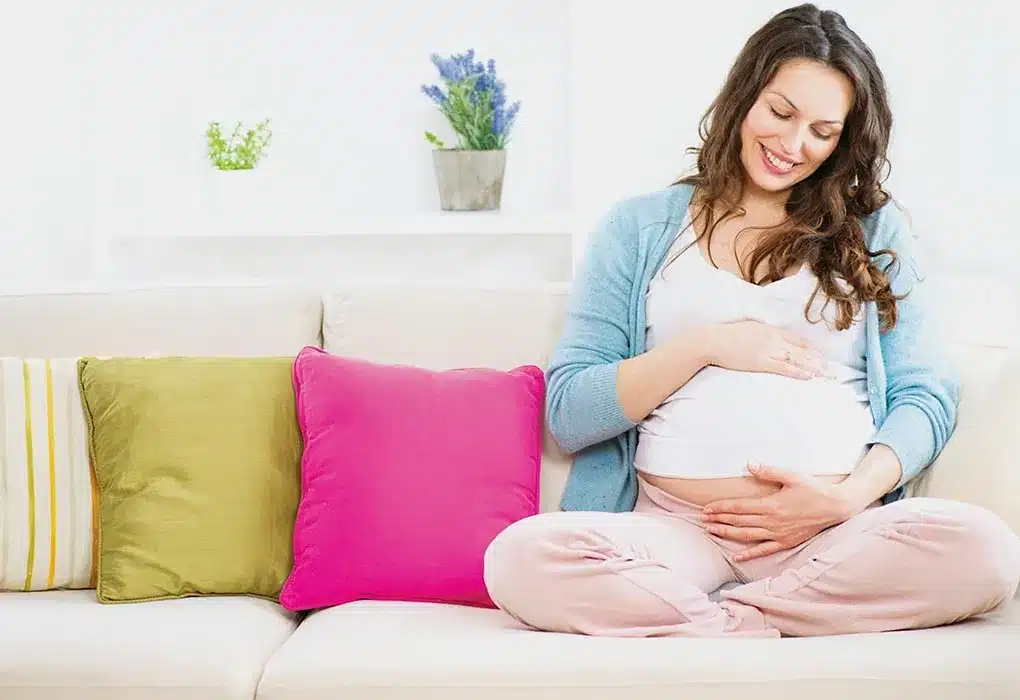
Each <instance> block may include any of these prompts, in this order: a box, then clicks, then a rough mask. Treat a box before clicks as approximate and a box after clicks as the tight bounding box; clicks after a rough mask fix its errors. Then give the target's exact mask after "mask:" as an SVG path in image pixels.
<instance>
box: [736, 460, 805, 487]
mask: <svg viewBox="0 0 1020 700" xmlns="http://www.w3.org/2000/svg"><path fill="white" fill-rule="evenodd" d="M747 471H749V472H751V476H753V477H754V478H756V479H761V480H762V481H770V482H772V483H773V484H779V485H780V486H799V485H800V484H801V483H803V482H802V481H801V479H800V477H799V476H797V475H796V474H792V473H790V472H788V471H784V470H782V469H777V468H776V467H771V466H766V465H764V464H748V465H747Z"/></svg>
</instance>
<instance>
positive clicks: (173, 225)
mask: <svg viewBox="0 0 1020 700" xmlns="http://www.w3.org/2000/svg"><path fill="white" fill-rule="evenodd" d="M299 218H300V217H299ZM330 219H331V220H330V221H328V222H325V221H324V222H305V223H302V222H301V221H300V220H295V221H293V222H271V221H227V222H216V221H211V220H192V221H184V220H180V219H179V218H178V219H177V220H174V218H168V219H167V220H165V221H161V222H151V221H150V222H145V223H142V224H140V225H138V226H137V227H134V226H127V225H122V226H119V227H117V230H115V231H112V232H111V233H110V235H111V237H112V238H116V239H123V238H265V237H274V238H288V237H295V238H298V237H304V236H449V235H455V236H504V235H540V236H571V235H573V233H574V229H575V225H574V217H573V215H572V214H571V213H570V212H565V211H551V212H540V213H533V214H530V213H510V212H503V211H492V212H488V211H487V212H435V213H422V214H393V215H379V216H356V217H343V216H341V217H335V218H334V217H330Z"/></svg>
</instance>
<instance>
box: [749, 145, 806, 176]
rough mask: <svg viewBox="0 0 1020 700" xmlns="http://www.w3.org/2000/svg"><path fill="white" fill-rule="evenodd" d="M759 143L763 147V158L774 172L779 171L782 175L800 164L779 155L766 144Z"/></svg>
mask: <svg viewBox="0 0 1020 700" xmlns="http://www.w3.org/2000/svg"><path fill="white" fill-rule="evenodd" d="M758 145H759V146H760V147H761V154H762V159H763V160H764V161H765V163H766V164H767V165H768V166H769V169H770V170H772V171H773V172H775V173H778V174H780V175H785V174H786V173H788V172H790V171H791V170H793V169H794V168H795V167H796V166H797V165H798V164H797V163H793V162H791V161H788V160H785V159H784V158H781V157H779V156H778V155H776V154H775V153H774V152H772V151H770V150H769V149H768V148H766V147H765V144H758Z"/></svg>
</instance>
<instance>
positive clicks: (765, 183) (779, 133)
mask: <svg viewBox="0 0 1020 700" xmlns="http://www.w3.org/2000/svg"><path fill="white" fill-rule="evenodd" d="M852 101H853V87H852V86H851V84H850V81H849V80H847V78H846V76H844V75H843V74H842V73H840V72H839V71H837V70H836V69H834V68H830V67H828V66H826V65H824V64H821V63H818V62H815V61H809V60H795V61H790V62H789V63H786V64H784V65H783V66H782V67H781V68H780V69H779V70H778V71H777V72H776V75H775V77H774V78H773V79H772V82H771V83H769V84H768V85H766V86H765V89H764V90H762V92H761V94H760V95H758V100H757V101H756V102H755V103H754V105H752V107H751V110H750V111H749V112H748V113H747V117H746V118H745V119H744V123H743V124H742V125H741V128H740V143H741V149H740V159H741V161H742V162H743V164H744V170H745V171H746V173H747V176H748V180H749V184H750V185H751V186H752V188H757V189H759V190H762V191H764V192H770V193H774V192H781V191H783V190H788V189H789V188H791V187H793V185H795V184H796V183H798V182H800V181H801V180H803V179H805V178H806V177H808V176H809V175H811V173H813V172H814V171H815V170H817V169H818V167H819V166H820V165H821V164H822V163H823V162H825V159H826V158H828V157H829V156H830V155H831V154H832V152H833V151H834V150H836V144H838V143H839V138H840V133H841V131H842V128H843V123H844V121H845V120H846V116H847V114H848V113H849V111H850V107H851V105H852Z"/></svg>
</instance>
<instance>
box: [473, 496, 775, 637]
mask: <svg viewBox="0 0 1020 700" xmlns="http://www.w3.org/2000/svg"><path fill="white" fill-rule="evenodd" d="M732 580H734V574H733V570H732V568H731V567H730V565H729V563H728V562H727V560H726V557H725V556H723V554H722V552H721V551H720V549H719V548H718V547H717V546H716V545H715V544H714V543H713V542H712V540H711V539H710V538H709V537H708V536H707V534H706V533H705V532H704V530H703V529H701V528H700V527H698V526H697V525H696V524H693V523H691V522H688V521H687V520H685V519H684V518H682V517H676V516H673V515H670V514H663V513H655V512H633V513H603V512H556V513H544V514H541V515H537V516H533V517H530V518H527V519H525V520H521V521H519V522H517V523H514V524H513V525H511V526H510V527H508V528H507V529H506V530H504V531H503V532H502V533H501V534H500V535H499V536H497V537H496V538H495V540H494V541H493V542H492V543H491V544H490V546H489V548H488V549H487V551H486V553H485V583H486V586H487V588H488V591H489V595H490V597H491V598H492V600H493V602H495V603H496V605H497V606H498V607H499V608H500V609H502V610H503V611H504V612H506V613H508V614H509V615H511V616H512V617H514V618H515V619H517V620H518V621H520V622H522V623H524V624H526V625H528V626H530V627H532V628H535V629H539V630H544V631H548V632H569V633H578V634H589V635H606V636H621V637H651V636H673V635H705V636H709V635H712V636H714V635H723V634H737V635H751V636H772V637H777V636H779V633H778V632H776V631H775V630H769V629H766V628H765V625H764V619H763V617H762V616H761V614H760V613H758V612H757V611H756V610H753V609H742V610H740V611H738V612H737V613H730V612H727V611H726V610H724V609H723V608H721V607H720V606H719V604H718V603H717V602H714V601H711V600H709V597H708V593H710V592H712V591H715V590H716V589H718V588H719V587H720V586H721V585H722V584H724V583H726V582H729V581H732Z"/></svg>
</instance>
